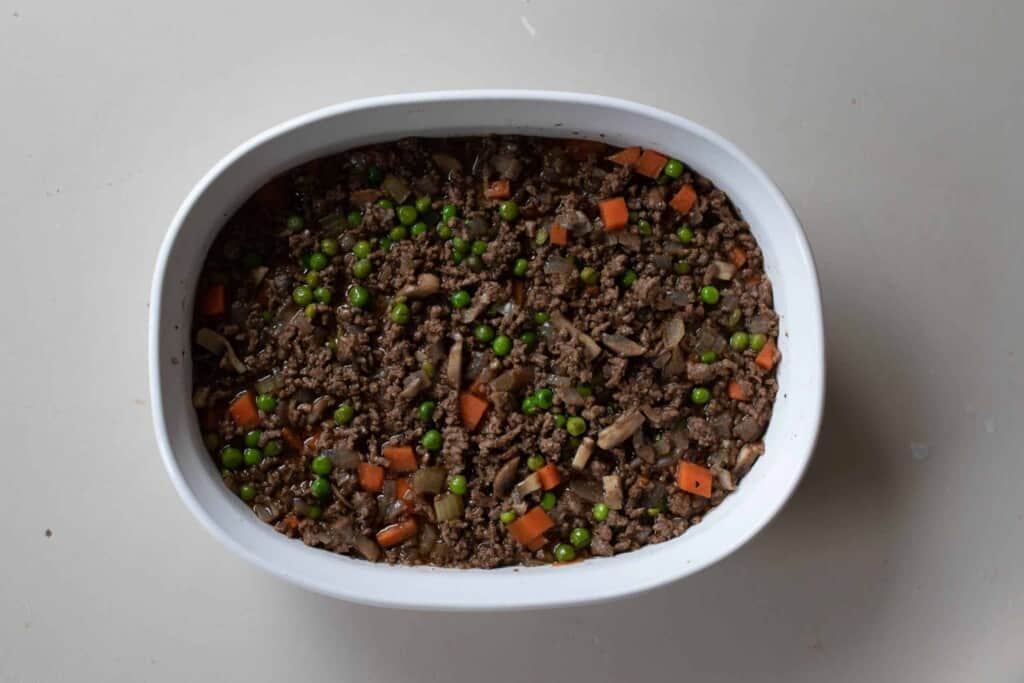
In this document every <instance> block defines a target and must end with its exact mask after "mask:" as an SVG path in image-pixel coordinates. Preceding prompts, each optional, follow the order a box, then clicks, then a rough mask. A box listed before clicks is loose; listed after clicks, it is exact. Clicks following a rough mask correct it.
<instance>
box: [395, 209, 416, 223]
mask: <svg viewBox="0 0 1024 683" xmlns="http://www.w3.org/2000/svg"><path fill="white" fill-rule="evenodd" d="M395 213H396V214H397V215H398V222H399V223H401V224H402V225H412V224H413V223H415V222H416V219H417V218H419V216H420V213H419V211H417V210H416V207H415V206H409V205H408V204H402V205H401V206H400V207H398V209H397V210H396V212H395Z"/></svg>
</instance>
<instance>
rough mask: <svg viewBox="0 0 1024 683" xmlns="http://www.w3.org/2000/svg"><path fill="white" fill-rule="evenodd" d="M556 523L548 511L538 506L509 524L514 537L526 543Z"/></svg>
mask: <svg viewBox="0 0 1024 683" xmlns="http://www.w3.org/2000/svg"><path fill="white" fill-rule="evenodd" d="M554 525H555V523H554V522H553V521H552V520H551V518H550V517H548V513H546V512H544V508H542V507H540V506H537V507H535V508H532V509H530V510H529V511H527V513H526V514H525V515H523V516H522V517H520V518H519V519H517V520H516V521H514V522H512V523H511V524H509V525H508V531H509V533H510V534H512V536H513V538H515V539H516V540H517V541H519V542H520V543H522V544H523V545H526V544H528V543H529V542H530V541H532V540H534V539H535V538H537V537H538V536H540V535H541V534H543V533H544V532H545V531H547V530H548V529H550V528H551V527H553V526H554Z"/></svg>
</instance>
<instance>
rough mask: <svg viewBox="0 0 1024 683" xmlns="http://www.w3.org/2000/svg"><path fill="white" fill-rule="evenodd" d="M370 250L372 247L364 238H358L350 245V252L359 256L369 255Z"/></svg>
mask: <svg viewBox="0 0 1024 683" xmlns="http://www.w3.org/2000/svg"><path fill="white" fill-rule="evenodd" d="M372 250H373V248H372V247H371V246H370V243H369V242H367V241H366V240H359V241H358V242H356V243H355V244H354V245H352V253H353V254H355V255H356V256H357V257H359V258H366V257H367V256H369V255H370V252H371V251H372Z"/></svg>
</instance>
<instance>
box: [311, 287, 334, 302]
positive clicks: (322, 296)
mask: <svg viewBox="0 0 1024 683" xmlns="http://www.w3.org/2000/svg"><path fill="white" fill-rule="evenodd" d="M313 297H314V298H315V299H316V300H317V301H319V302H320V303H322V304H329V303H331V290H330V289H328V288H327V287H317V288H316V289H314V290H313Z"/></svg>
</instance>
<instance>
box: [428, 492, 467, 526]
mask: <svg viewBox="0 0 1024 683" xmlns="http://www.w3.org/2000/svg"><path fill="white" fill-rule="evenodd" d="M462 511H463V504H462V496H457V495H455V494H454V493H445V494H444V495H440V496H437V497H436V498H434V515H435V516H436V517H437V521H439V522H447V521H448V520H451V519H458V518H459V517H461V516H462Z"/></svg>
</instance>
